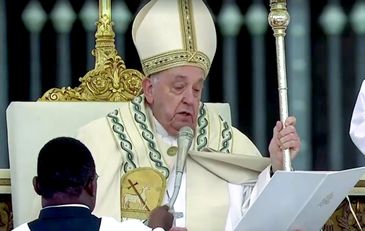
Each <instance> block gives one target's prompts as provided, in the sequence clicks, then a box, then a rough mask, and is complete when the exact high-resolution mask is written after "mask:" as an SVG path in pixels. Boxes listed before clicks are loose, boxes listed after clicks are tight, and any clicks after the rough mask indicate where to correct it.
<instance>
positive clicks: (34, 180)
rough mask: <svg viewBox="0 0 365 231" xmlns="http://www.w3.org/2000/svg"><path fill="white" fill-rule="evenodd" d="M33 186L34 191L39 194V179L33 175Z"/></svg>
mask: <svg viewBox="0 0 365 231" xmlns="http://www.w3.org/2000/svg"><path fill="white" fill-rule="evenodd" d="M33 188H34V191H35V192H36V193H37V194H38V195H40V196H41V189H40V186H39V180H38V177H37V176H35V177H33Z"/></svg>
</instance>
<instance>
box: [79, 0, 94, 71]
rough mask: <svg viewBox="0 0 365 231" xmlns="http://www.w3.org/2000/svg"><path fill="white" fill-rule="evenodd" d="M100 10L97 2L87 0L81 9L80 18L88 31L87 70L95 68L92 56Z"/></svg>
mask: <svg viewBox="0 0 365 231" xmlns="http://www.w3.org/2000/svg"><path fill="white" fill-rule="evenodd" d="M98 15H99V9H98V5H97V2H96V1H94V0H86V1H85V3H84V5H83V6H82V8H81V11H80V14H79V17H80V20H81V22H82V25H83V27H84V28H85V31H86V70H91V69H93V68H94V66H95V59H94V58H93V56H92V55H91V52H92V50H93V49H94V47H95V32H96V22H97V21H98Z"/></svg>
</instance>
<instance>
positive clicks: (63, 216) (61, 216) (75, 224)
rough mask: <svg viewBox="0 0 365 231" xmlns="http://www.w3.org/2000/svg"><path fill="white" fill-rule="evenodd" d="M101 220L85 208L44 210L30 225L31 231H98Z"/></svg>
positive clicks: (71, 207) (52, 208)
mask: <svg viewBox="0 0 365 231" xmlns="http://www.w3.org/2000/svg"><path fill="white" fill-rule="evenodd" d="M100 224H101V218H98V217H96V216H94V215H92V214H91V211H90V210H89V209H88V208H85V207H77V206H70V207H50V208H43V209H42V210H41V212H40V214H39V218H38V219H37V220H34V221H32V222H29V223H28V226H29V228H30V230H31V231H48V230H49V231H80V230H87V231H98V230H99V228H100Z"/></svg>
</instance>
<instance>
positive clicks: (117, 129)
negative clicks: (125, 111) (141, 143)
mask: <svg viewBox="0 0 365 231" xmlns="http://www.w3.org/2000/svg"><path fill="white" fill-rule="evenodd" d="M107 118H108V120H109V122H110V123H111V124H112V130H113V134H114V136H115V137H116V139H117V142H118V143H119V145H120V147H121V149H122V150H123V151H124V153H123V154H124V163H123V171H124V173H126V172H128V171H130V170H132V169H135V168H136V167H137V165H136V164H135V162H134V154H133V150H132V149H133V147H132V143H131V142H130V141H129V137H128V135H127V133H126V132H125V129H124V125H123V124H122V122H121V121H120V120H119V111H118V110H114V111H113V112H110V113H109V114H108V115H107Z"/></svg>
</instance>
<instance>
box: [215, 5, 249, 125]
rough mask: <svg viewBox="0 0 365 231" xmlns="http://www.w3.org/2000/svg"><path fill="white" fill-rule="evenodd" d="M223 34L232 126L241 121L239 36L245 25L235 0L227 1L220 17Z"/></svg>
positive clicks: (225, 86)
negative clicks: (239, 107)
mask: <svg viewBox="0 0 365 231" xmlns="http://www.w3.org/2000/svg"><path fill="white" fill-rule="evenodd" d="M218 23H219V26H220V28H221V31H222V34H223V69H222V70H223V73H222V78H223V98H224V101H225V102H227V103H229V104H230V106H231V117H232V125H234V126H237V125H238V121H239V114H238V113H239V110H238V94H237V90H238V89H243V88H240V87H239V86H238V83H237V82H238V81H237V64H236V62H237V60H236V57H237V35H238V33H239V31H240V29H241V26H242V23H243V16H242V14H241V12H240V10H239V8H238V6H237V4H236V3H235V1H234V0H226V1H225V2H224V3H223V6H222V8H221V12H220V13H219V15H218Z"/></svg>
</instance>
